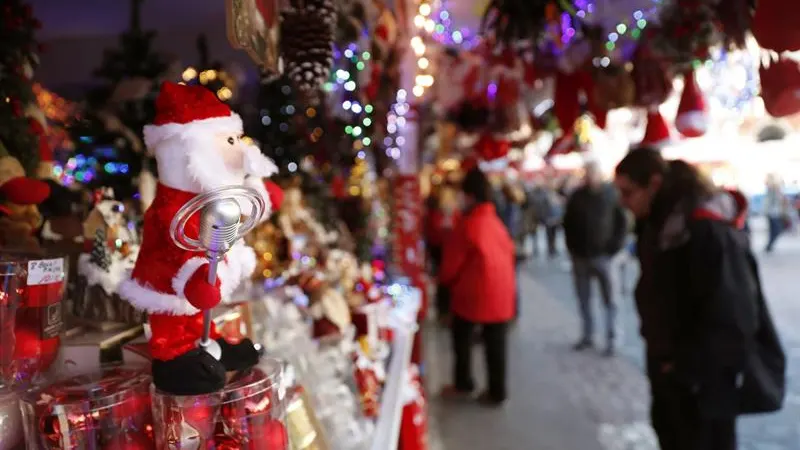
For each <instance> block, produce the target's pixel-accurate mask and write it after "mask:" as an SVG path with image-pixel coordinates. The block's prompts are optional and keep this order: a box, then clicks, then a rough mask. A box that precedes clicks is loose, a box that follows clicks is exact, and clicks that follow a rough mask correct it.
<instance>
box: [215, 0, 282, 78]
mask: <svg viewBox="0 0 800 450" xmlns="http://www.w3.org/2000/svg"><path fill="white" fill-rule="evenodd" d="M225 16H226V18H227V31H228V40H229V41H230V43H231V45H232V46H233V48H238V49H242V50H244V51H246V52H247V54H248V56H250V58H251V59H252V60H253V61H254V62H255V63H256V64H257V65H259V66H260V67H262V68H263V70H265V71H268V72H273V73H275V72H277V71H278V38H279V33H280V26H279V20H278V1H277V0H226V1H225Z"/></svg>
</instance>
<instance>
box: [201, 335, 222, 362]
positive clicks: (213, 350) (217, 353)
mask: <svg viewBox="0 0 800 450" xmlns="http://www.w3.org/2000/svg"><path fill="white" fill-rule="evenodd" d="M197 346H198V347H200V348H202V349H203V350H204V351H205V352H206V353H208V354H209V355H211V356H213V357H214V359H216V360H217V361H219V360H220V359H222V347H220V346H219V343H218V342H217V341H212V340H211V339H209V340H207V341H205V342H203V341H202V340H200V341H199V342H198V343H197Z"/></svg>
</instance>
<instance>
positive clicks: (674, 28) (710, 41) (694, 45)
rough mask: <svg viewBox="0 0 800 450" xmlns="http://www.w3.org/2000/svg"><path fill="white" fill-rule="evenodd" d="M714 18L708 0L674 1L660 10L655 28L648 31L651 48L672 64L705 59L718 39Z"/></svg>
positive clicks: (678, 64) (683, 63) (686, 63)
mask: <svg viewBox="0 0 800 450" xmlns="http://www.w3.org/2000/svg"><path fill="white" fill-rule="evenodd" d="M715 21H716V18H715V16H714V9H713V8H712V0H675V1H674V2H672V3H670V4H668V5H667V6H665V7H664V8H663V9H662V11H661V15H660V18H659V28H658V29H657V30H651V32H652V35H653V46H654V49H656V50H657V51H658V52H659V53H660V54H661V55H663V57H665V58H666V59H667V60H668V61H669V62H670V63H671V64H672V65H673V66H686V65H690V64H691V63H692V62H693V61H694V60H696V59H705V58H707V57H708V56H709V48H711V46H713V45H714V44H715V43H717V41H718V38H719V34H718V30H717V26H716V24H715Z"/></svg>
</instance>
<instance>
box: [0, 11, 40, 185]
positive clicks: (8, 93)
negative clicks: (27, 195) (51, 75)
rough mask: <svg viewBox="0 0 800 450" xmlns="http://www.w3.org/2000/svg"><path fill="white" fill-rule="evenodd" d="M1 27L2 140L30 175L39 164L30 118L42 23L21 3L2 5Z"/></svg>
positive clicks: (0, 85)
mask: <svg viewBox="0 0 800 450" xmlns="http://www.w3.org/2000/svg"><path fill="white" fill-rule="evenodd" d="M2 11H3V19H2V20H3V24H2V26H0V141H2V143H3V144H4V145H5V147H6V149H7V150H8V153H9V154H10V155H11V156H14V157H15V158H17V159H18V160H19V161H20V162H21V163H22V165H23V167H24V168H25V170H26V172H27V173H29V174H33V173H35V169H36V166H37V164H38V162H39V154H38V148H39V143H38V139H39V138H38V136H37V135H36V134H35V131H34V128H33V127H34V125H33V122H35V119H33V118H30V116H31V115H32V112H33V111H32V109H33V110H34V111H35V110H36V109H38V107H37V106H36V97H35V95H34V93H33V81H32V77H33V70H34V69H35V68H36V66H37V65H38V62H39V58H38V56H37V54H36V52H37V51H38V44H37V43H36V41H35V39H34V32H35V30H36V29H38V28H39V27H40V26H41V24H40V23H39V21H38V20H36V18H34V17H33V11H32V9H31V6H30V5H28V4H27V3H26V2H23V1H21V0H7V1H4V2H3V6H2Z"/></svg>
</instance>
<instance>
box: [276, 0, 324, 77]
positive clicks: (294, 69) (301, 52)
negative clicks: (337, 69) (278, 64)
mask: <svg viewBox="0 0 800 450" xmlns="http://www.w3.org/2000/svg"><path fill="white" fill-rule="evenodd" d="M309 3H310V2H309ZM314 4H319V5H324V4H325V2H314ZM331 14H332V13H331V12H330V11H329V9H327V7H323V6H319V7H315V8H313V9H312V8H310V7H309V8H306V7H305V2H303V1H302V0H293V1H292V2H290V6H289V7H288V8H287V9H285V10H284V11H282V12H281V44H280V48H281V56H282V57H283V59H284V61H285V63H286V73H287V74H288V75H289V77H290V78H291V79H292V81H293V82H294V83H295V85H296V86H297V88H298V89H300V90H301V91H303V92H310V91H313V90H316V89H317V88H319V87H321V86H322V84H323V83H325V81H327V80H328V77H330V72H331V66H332V65H333V40H334V33H333V23H332V22H333V20H334V16H332V15H331Z"/></svg>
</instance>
